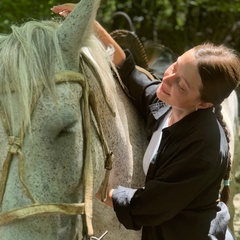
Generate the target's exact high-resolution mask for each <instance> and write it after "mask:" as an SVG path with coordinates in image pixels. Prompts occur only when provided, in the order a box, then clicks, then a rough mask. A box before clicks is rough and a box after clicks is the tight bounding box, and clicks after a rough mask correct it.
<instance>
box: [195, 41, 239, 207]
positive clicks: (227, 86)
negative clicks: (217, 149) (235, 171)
mask: <svg viewBox="0 0 240 240" xmlns="http://www.w3.org/2000/svg"><path fill="white" fill-rule="evenodd" d="M194 50H195V58H196V61H197V66H198V71H199V74H200V76H201V80H202V84H203V87H202V89H200V94H201V99H202V100H203V101H204V102H211V103H213V105H214V109H215V114H216V116H217V118H218V120H219V122H220V124H221V125H222V127H223V129H224V132H225V135H226V138H227V141H228V143H229V141H230V139H229V132H228V130H227V127H226V123H225V122H224V120H223V116H222V113H221V109H222V107H221V103H222V102H223V101H224V99H225V98H227V97H228V96H229V95H230V93H231V92H232V91H233V90H234V89H235V88H236V87H237V86H238V85H239V82H240V59H239V56H238V54H237V52H236V51H234V50H233V49H231V48H228V47H226V46H224V45H220V46H216V45H213V44H211V43H206V44H203V45H198V46H196V47H195V48H194ZM231 165H232V163H231V156H230V152H229V154H228V167H227V169H226V173H225V176H224V180H229V178H230V173H231ZM229 193H230V190H229V186H224V187H223V189H222V193H221V200H222V201H223V202H225V203H227V202H228V199H229Z"/></svg>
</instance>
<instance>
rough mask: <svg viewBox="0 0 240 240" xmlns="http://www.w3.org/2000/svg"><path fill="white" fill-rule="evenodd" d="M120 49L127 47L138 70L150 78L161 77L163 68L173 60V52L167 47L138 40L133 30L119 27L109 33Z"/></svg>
mask: <svg viewBox="0 0 240 240" xmlns="http://www.w3.org/2000/svg"><path fill="white" fill-rule="evenodd" d="M110 35H111V36H112V38H113V39H114V40H115V41H116V42H117V43H118V44H119V46H121V48H122V49H129V50H130V51H131V53H132V54H133V57H134V60H135V62H136V65H137V68H138V70H140V71H142V72H144V73H145V74H146V75H148V76H149V77H150V79H153V78H154V77H155V78H158V79H161V78H162V77H163V74H164V72H165V70H166V69H167V68H168V66H170V65H171V64H172V63H173V62H174V61H175V58H176V57H175V54H174V53H173V51H172V50H171V49H169V48H168V47H166V46H164V45H162V44H160V43H157V42H154V41H147V42H145V43H144V44H143V43H142V42H141V41H140V39H139V37H138V36H137V35H136V33H135V32H133V31H129V30H125V29H119V30H115V31H113V32H112V33H110Z"/></svg>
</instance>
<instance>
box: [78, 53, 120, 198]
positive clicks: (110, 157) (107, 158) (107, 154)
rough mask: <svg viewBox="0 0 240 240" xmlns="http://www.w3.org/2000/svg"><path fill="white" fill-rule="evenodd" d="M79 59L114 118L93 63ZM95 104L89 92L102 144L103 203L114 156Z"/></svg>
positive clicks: (91, 93)
mask: <svg viewBox="0 0 240 240" xmlns="http://www.w3.org/2000/svg"><path fill="white" fill-rule="evenodd" d="M81 59H82V66H83V62H84V63H86V64H87V66H88V68H89V69H90V71H91V72H92V73H93V75H94V76H95V78H96V79H97V80H98V83H99V86H100V88H101V91H102V93H103V96H104V100H105V102H106V104H107V107H108V109H109V111H110V113H111V114H112V115H113V117H115V116H116V113H115V111H114V110H113V107H112V105H111V103H110V101H109V100H108V98H107V94H106V91H105V89H104V86H103V83H102V80H101V77H100V75H99V73H98V71H97V69H96V68H95V67H94V64H93V62H92V61H91V60H90V58H89V57H87V55H86V54H84V53H82V54H81ZM96 103H97V101H96V99H95V95H94V93H93V92H90V105H91V108H92V111H93V113H94V116H95V118H96V122H97V124H98V130H99V138H100V141H101V143H102V146H103V150H104V154H105V164H104V167H105V170H106V172H105V176H104V179H103V181H102V184H101V187H100V194H101V201H102V202H105V201H106V199H107V187H108V183H109V177H110V171H111V170H112V165H113V162H114V155H113V152H112V151H111V150H110V149H109V147H108V145H107V141H106V139H105V138H104V133H103V130H102V126H101V123H100V118H99V114H98V112H97V104H96Z"/></svg>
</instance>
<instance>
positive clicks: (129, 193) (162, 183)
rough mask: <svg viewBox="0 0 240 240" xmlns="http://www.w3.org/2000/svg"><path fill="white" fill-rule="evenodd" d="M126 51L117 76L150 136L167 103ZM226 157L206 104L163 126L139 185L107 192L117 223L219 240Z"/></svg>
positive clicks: (153, 239) (161, 238) (153, 234)
mask: <svg viewBox="0 0 240 240" xmlns="http://www.w3.org/2000/svg"><path fill="white" fill-rule="evenodd" d="M126 54H127V59H126V61H125V62H124V64H123V65H122V66H121V68H120V69H119V74H120V76H121V77H122V80H123V82H124V84H125V85H126V87H127V89H128V91H129V94H130V96H131V97H132V99H133V102H134V104H135V106H136V107H137V108H138V109H139V111H140V112H141V113H142V114H143V117H144V118H145V119H146V121H147V124H148V132H149V135H150V136H151V134H152V132H153V131H155V130H156V129H157V127H158V125H159V123H160V122H161V121H162V118H163V117H164V115H165V114H166V112H167V111H169V109H170V107H169V106H167V105H165V104H164V103H162V102H160V101H159V100H157V99H156V95H155V92H156V89H157V87H158V85H159V83H160V82H159V81H158V80H156V81H150V80H149V79H148V78H147V77H146V76H145V75H144V74H142V73H140V72H138V71H137V70H136V69H135V64H134V60H133V58H132V56H131V54H130V53H129V52H126ZM227 156H228V144H227V140H226V137H225V134H224V131H223V129H222V127H221V125H220V124H219V122H218V121H217V119H216V116H215V114H214V113H213V109H212V108H209V109H204V110H198V111H196V112H193V113H191V114H189V115H188V116H186V117H184V118H183V119H181V120H180V121H179V122H177V123H175V124H173V125H172V126H170V127H168V128H165V129H163V135H162V140H161V143H160V147H159V149H158V154H157V156H156V158H154V159H153V160H152V162H151V163H150V166H149V170H148V173H147V176H146V182H145V187H144V188H140V189H137V190H133V189H128V188H124V187H118V188H117V189H116V190H115V191H114V192H113V204H114V210H115V212H116V214H117V217H118V219H119V221H120V222H121V223H122V224H123V225H124V226H125V227H126V228H128V229H135V230H139V229H141V228H143V229H142V232H143V233H142V239H143V240H188V239H189V240H205V239H225V231H226V229H227V222H228V219H229V214H228V210H227V208H226V206H225V205H224V204H223V203H220V204H218V198H219V189H220V185H221V181H222V178H223V176H224V173H225V171H226V168H227ZM220 210H221V211H220ZM217 213H218V214H219V217H220V218H222V220H221V221H220V223H218V224H220V227H219V226H217V229H218V230H216V226H215V225H216V223H215V224H214V226H212V227H211V223H212V224H213V221H216V220H214V219H216V215H217ZM220 215H221V216H220ZM217 221H218V220H217ZM211 232H212V233H211ZM214 232H215V233H214ZM211 234H213V235H217V238H211V237H210V235H211Z"/></svg>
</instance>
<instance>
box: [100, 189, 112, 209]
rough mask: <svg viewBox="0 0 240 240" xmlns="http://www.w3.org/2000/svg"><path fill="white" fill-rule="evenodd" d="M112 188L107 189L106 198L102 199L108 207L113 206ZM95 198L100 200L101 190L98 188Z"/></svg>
mask: <svg viewBox="0 0 240 240" xmlns="http://www.w3.org/2000/svg"><path fill="white" fill-rule="evenodd" d="M113 191H114V189H110V190H108V191H107V199H106V200H105V201H104V203H105V204H106V205H108V206H110V207H113V202H112V193H113ZM95 196H96V198H97V199H98V200H100V201H102V199H101V190H99V191H98V192H97V194H96V195H95Z"/></svg>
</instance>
